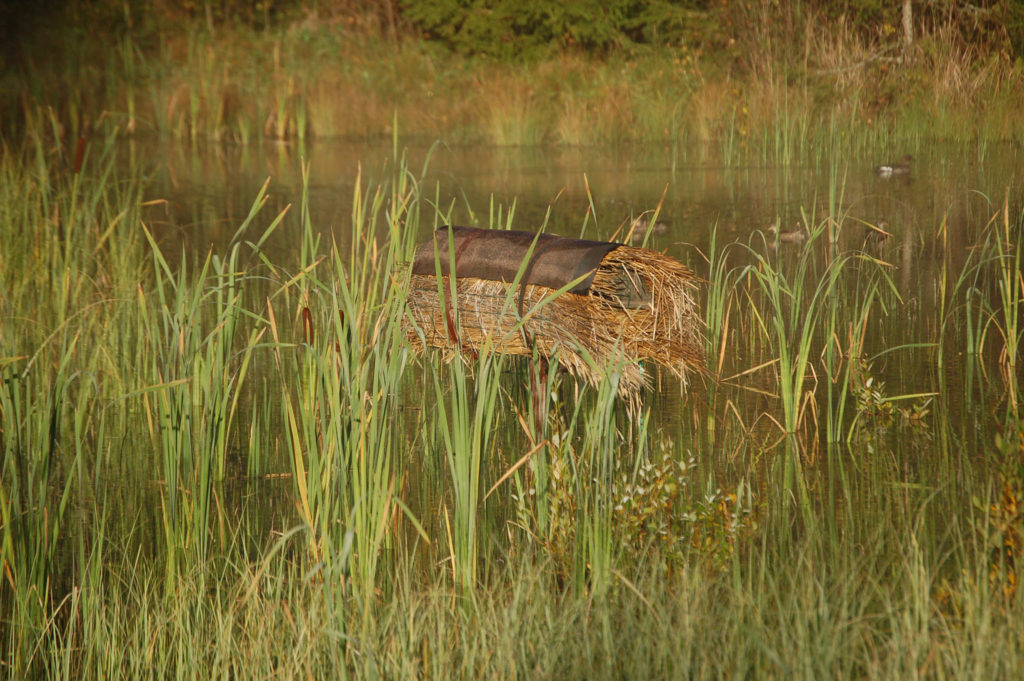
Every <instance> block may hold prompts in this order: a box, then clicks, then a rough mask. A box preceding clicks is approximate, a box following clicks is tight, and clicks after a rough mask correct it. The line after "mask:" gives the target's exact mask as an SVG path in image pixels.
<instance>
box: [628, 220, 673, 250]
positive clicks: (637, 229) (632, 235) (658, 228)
mask: <svg viewBox="0 0 1024 681" xmlns="http://www.w3.org/2000/svg"><path fill="white" fill-rule="evenodd" d="M667 231H668V225H666V224H665V223H664V222H654V223H653V224H652V223H651V216H649V215H641V216H640V217H638V218H637V219H635V220H633V222H632V223H631V224H630V226H629V240H630V242H632V243H634V244H638V243H641V242H642V241H643V240H644V237H646V236H647V234H648V232H649V233H650V234H652V235H654V234H664V233H665V232H667Z"/></svg>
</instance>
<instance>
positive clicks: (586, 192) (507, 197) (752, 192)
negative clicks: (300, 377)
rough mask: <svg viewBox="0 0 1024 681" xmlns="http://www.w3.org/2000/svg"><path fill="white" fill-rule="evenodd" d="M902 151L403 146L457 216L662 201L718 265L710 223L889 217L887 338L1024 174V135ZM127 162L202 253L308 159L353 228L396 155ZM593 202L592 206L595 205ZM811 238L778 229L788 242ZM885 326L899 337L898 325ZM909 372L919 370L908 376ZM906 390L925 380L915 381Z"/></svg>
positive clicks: (282, 249)
mask: <svg viewBox="0 0 1024 681" xmlns="http://www.w3.org/2000/svg"><path fill="white" fill-rule="evenodd" d="M892 151H893V153H892V157H891V158H826V159H824V160H818V161H817V162H814V163H810V162H809V163H806V164H799V163H798V164H794V165H790V166H786V167H779V166H771V165H758V164H756V163H752V164H747V165H726V164H723V163H719V162H715V161H714V160H709V157H708V156H707V155H706V154H694V153H690V154H687V153H683V152H680V151H679V150H678V149H675V150H674V149H672V148H668V147H665V148H661V147H629V146H622V147H615V148H532V147H531V148H495V147H481V146H472V147H450V146H445V145H441V144H438V145H433V146H425V145H419V146H417V145H411V146H403V147H400V149H399V153H400V154H404V155H405V157H406V159H407V161H408V166H409V168H410V171H411V172H412V173H413V174H414V175H415V176H416V177H422V178H423V181H422V187H423V194H424V196H426V197H429V199H430V200H431V201H434V200H435V199H436V201H437V203H438V205H439V206H440V207H441V208H442V210H443V211H445V212H447V211H448V210H449V209H450V210H451V214H452V219H453V221H454V222H456V223H459V224H467V225H487V224H489V223H490V222H491V221H492V219H491V217H490V216H491V215H492V213H496V211H497V208H496V207H498V206H501V207H502V211H503V213H504V214H507V213H508V211H509V209H510V207H512V206H514V213H515V219H514V222H513V227H514V228H516V229H535V228H538V227H539V226H541V225H543V224H544V223H545V221H547V229H548V231H551V232H554V233H558V234H564V235H579V234H580V233H581V229H582V228H583V225H584V223H585V221H586V222H587V227H586V236H588V237H590V238H599V239H607V238H611V237H612V236H613V235H614V234H615V233H616V230H619V229H621V228H623V226H624V225H627V226H628V224H629V222H630V220H631V218H633V217H635V216H638V215H640V214H641V213H642V212H644V211H649V210H651V209H654V208H655V207H657V206H659V204H660V205H661V212H660V218H659V220H660V221H662V222H664V223H665V225H666V229H665V230H664V233H660V234H657V235H654V236H652V238H651V241H650V244H649V245H650V246H651V247H652V248H656V249H658V250H665V251H667V252H668V253H669V254H670V255H672V256H674V257H676V258H678V259H680V260H682V261H684V262H686V263H688V264H690V265H691V266H692V267H693V268H694V269H695V270H696V271H697V272H698V273H701V274H703V275H706V274H707V267H706V265H705V263H704V262H703V260H702V255H701V254H702V253H707V252H708V249H709V247H710V244H711V239H712V234H713V233H716V234H717V240H718V244H719V248H721V246H722V244H725V243H729V242H737V241H738V242H744V243H752V244H754V245H755V246H756V247H757V248H759V249H763V248H765V243H764V241H763V240H762V237H761V232H762V231H764V230H767V228H768V227H769V225H771V224H773V223H777V224H778V225H779V226H780V229H781V230H782V231H786V230H791V229H793V228H794V227H795V226H796V225H797V224H798V223H799V224H811V225H816V224H819V223H820V222H821V221H822V220H823V219H824V218H825V217H827V216H829V215H832V216H834V217H835V218H837V219H838V220H839V221H840V222H841V224H842V229H841V236H840V238H841V243H842V245H843V246H844V247H847V248H851V249H859V248H862V247H864V246H865V243H864V240H865V235H866V234H867V232H868V227H867V226H866V225H867V224H872V225H883V226H884V228H885V229H886V230H887V231H888V232H889V233H891V234H892V237H891V238H889V239H888V240H886V242H885V243H884V244H883V245H882V246H881V247H879V248H878V249H877V250H875V251H874V252H873V254H874V255H877V256H878V257H880V258H881V259H883V260H885V261H886V262H888V263H889V264H890V265H891V271H892V273H893V278H894V281H895V283H896V285H897V286H898V287H899V289H900V295H901V298H902V300H901V305H899V306H898V307H897V308H895V309H892V310H889V311H888V317H889V321H888V323H887V325H886V327H887V328H886V329H883V330H882V336H883V337H881V338H879V339H878V341H877V342H879V343H881V344H883V345H884V344H886V343H891V344H892V345H897V344H900V343H909V342H914V341H915V340H921V341H924V340H926V339H929V340H930V339H934V338H935V333H936V329H935V325H936V323H937V321H936V305H937V302H936V301H937V296H938V281H939V280H940V278H941V268H942V267H943V266H944V265H945V266H946V267H949V268H950V269H951V271H953V272H954V273H955V272H957V271H958V269H959V268H960V267H961V265H962V263H963V261H964V259H965V258H966V257H967V254H968V253H969V252H970V250H971V249H972V247H973V246H974V245H975V244H977V243H978V240H979V235H981V234H982V232H983V230H984V229H985V227H986V225H987V224H988V223H989V221H990V220H991V219H992V218H993V216H994V215H995V214H996V212H997V211H998V209H999V208H1000V207H1001V206H1002V205H1003V202H1004V199H1006V198H1007V197H1008V198H1009V202H1010V205H1011V211H1012V210H1013V207H1014V206H1017V210H1019V205H1020V201H1021V197H1022V192H1021V188H1022V186H1024V163H1022V162H1021V161H1022V157H1021V156H1022V154H1021V150H1020V149H1018V148H1015V147H1014V146H1011V145H1005V146H1000V147H995V146H989V147H986V148H985V149H984V150H983V152H984V153H981V152H980V151H979V149H977V148H973V147H971V148H965V147H963V146H959V147H954V146H942V145H937V146H930V147H927V148H918V149H909V150H904V149H894V150H892ZM907 151H909V152H911V153H912V154H913V156H914V161H913V165H912V170H911V172H910V174H909V175H907V176H897V177H892V178H888V179H887V178H883V177H879V176H878V174H876V172H875V170H874V169H875V166H876V165H877V164H879V163H883V162H886V161H890V160H892V158H899V157H900V156H902V154H903V153H904V152H907ZM125 157H126V162H128V163H136V164H140V165H142V166H143V167H145V168H147V169H148V172H149V173H150V175H151V177H152V184H151V188H150V190H149V193H150V197H149V198H162V199H166V203H164V204H161V205H158V206H155V207H153V208H152V209H151V213H150V215H149V218H150V222H151V227H153V228H154V229H155V230H156V232H157V233H158V235H159V236H160V238H161V239H162V240H163V243H165V244H167V245H168V247H169V248H168V249H167V250H168V251H169V252H171V253H184V254H186V256H188V254H194V255H199V256H201V255H203V254H205V253H206V252H207V250H209V249H213V250H214V251H218V250H222V249H223V248H224V247H225V246H226V244H227V243H228V242H229V240H230V239H231V236H232V235H233V234H234V232H235V231H236V229H237V228H238V226H239V225H240V224H241V223H242V221H243V220H244V219H245V217H246V215H247V214H248V212H249V208H250V206H251V204H252V201H253V199H254V197H255V196H256V195H257V192H258V191H259V188H260V186H261V185H262V184H263V182H264V181H265V180H267V178H270V197H271V198H270V201H269V202H268V205H267V207H266V209H265V210H264V212H263V213H262V214H261V217H260V220H258V221H257V225H256V228H257V229H259V228H260V227H261V225H266V224H268V223H269V222H270V220H271V219H272V218H273V216H274V215H276V214H277V213H278V212H279V211H280V210H282V209H283V208H284V207H285V206H286V205H288V204H292V205H293V209H296V208H297V207H298V205H299V204H300V203H301V200H302V191H303V180H302V177H303V172H302V169H303V164H304V163H308V169H309V182H308V202H309V210H310V217H311V220H312V223H313V225H314V226H315V227H316V228H317V229H319V230H320V231H321V232H322V233H324V234H325V235H329V236H330V237H331V238H333V239H336V240H337V241H338V242H339V243H340V244H346V243H347V241H348V239H349V238H350V233H351V215H352V206H353V193H354V190H355V186H356V181H357V178H359V177H360V175H361V178H362V179H361V186H362V187H363V189H364V190H365V188H367V187H375V186H376V185H378V184H381V183H386V182H388V181H389V178H390V177H391V174H392V173H393V172H394V169H395V167H396V163H395V161H394V159H395V151H394V149H393V147H392V143H391V142H390V141H385V142H379V143H365V142H360V143H353V142H319V143H316V144H315V145H312V146H310V147H308V148H306V149H304V150H300V149H299V148H298V147H295V146H290V145H267V146H263V147H244V148H243V147H221V146H216V147H206V148H204V147H182V146H178V145H163V146H162V145H159V144H142V143H139V144H134V143H133V146H131V147H129V148H126V150H125ZM591 205H592V206H593V211H594V216H593V217H592V218H591V219H589V220H586V218H587V215H588V211H589V209H590V207H591ZM285 225H286V227H284V228H282V229H280V230H278V232H277V233H276V234H275V237H274V239H273V240H272V241H271V242H270V243H269V244H268V247H269V248H270V249H271V250H274V251H276V252H273V253H271V258H272V259H274V260H275V261H276V262H283V263H285V264H288V263H289V261H290V260H293V259H295V258H297V250H298V249H297V246H296V244H297V243H298V236H299V235H298V234H296V233H289V231H288V230H292V231H295V230H298V229H299V221H298V220H289V221H286V223H285ZM433 225H434V217H433V215H432V211H430V210H424V211H423V214H422V224H420V225H418V226H416V228H417V229H418V230H419V231H420V232H421V236H422V237H423V238H425V237H426V236H427V234H428V233H429V231H430V230H431V229H432V227H433ZM796 248H799V246H794V245H792V244H779V247H778V252H777V253H775V254H774V255H775V257H779V258H785V257H790V256H789V255H788V254H787V251H789V253H790V254H791V253H792V251H793V250H794V249H796ZM885 336H887V337H885ZM926 361H927V359H926V358H925V357H924V356H920V355H919V356H914V357H906V356H905V357H902V358H901V359H900V361H899V362H893V363H891V365H887V366H882V367H881V368H880V369H879V370H880V371H883V372H885V373H887V374H889V375H890V377H891V378H894V379H898V380H899V378H900V377H898V376H895V375H892V374H893V372H899V373H903V372H908V374H909V376H910V377H911V378H912V377H913V376H914V375H920V368H921V366H922V363H923V362H926ZM908 380H909V379H908ZM903 388H904V389H906V390H908V391H913V390H917V389H919V388H920V386H910V385H907V386H903Z"/></svg>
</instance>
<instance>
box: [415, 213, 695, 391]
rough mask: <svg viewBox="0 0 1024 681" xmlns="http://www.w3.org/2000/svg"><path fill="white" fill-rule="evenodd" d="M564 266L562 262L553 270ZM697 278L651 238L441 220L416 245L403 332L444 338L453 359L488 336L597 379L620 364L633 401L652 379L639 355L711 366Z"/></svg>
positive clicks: (493, 342)
mask: <svg viewBox="0 0 1024 681" xmlns="http://www.w3.org/2000/svg"><path fill="white" fill-rule="evenodd" d="M449 232H450V233H449ZM449 239H451V244H452V246H453V247H454V253H455V258H454V263H455V270H456V282H455V295H454V297H453V296H452V289H451V281H450V280H449V277H448V276H447V275H448V271H449V264H450V262H451V260H450V256H449V252H448V246H449ZM470 242H472V243H470ZM435 248H436V250H435ZM495 263H498V264H497V265H495ZM502 263H504V269H502ZM559 267H561V268H562V270H563V271H564V274H563V276H562V277H561V278H560V279H558V278H554V279H553V278H552V274H551V272H552V271H555V270H558V269H559ZM545 269H546V273H544V272H543V271H544V270H545ZM537 272H541V274H539V275H538V274H536V273H537ZM438 273H440V275H441V276H440V279H439V277H438ZM467 273H469V274H472V275H475V276H467ZM538 280H542V281H543V283H544V284H546V285H540V284H539V283H538ZM696 282H697V280H696V277H695V275H694V274H693V272H692V271H690V270H689V269H688V268H687V267H685V266H684V265H682V264H680V263H679V262H678V261H676V260H674V259H672V258H670V257H668V256H665V255H663V254H660V253H657V252H655V251H651V250H648V249H645V248H634V247H631V246H625V245H621V244H613V243H606V242H593V241H581V240H575V239H562V238H559V237H552V236H550V235H540V236H539V237H538V236H537V235H535V234H533V233H528V232H505V231H501V230H477V229H472V228H465V227H454V228H447V227H444V228H441V229H439V230H438V231H437V232H436V233H435V238H434V239H433V240H431V241H428V242H427V243H425V244H423V245H421V246H420V248H419V250H418V251H417V256H416V262H415V263H414V266H413V272H412V275H411V281H410V285H409V294H408V299H407V300H408V311H409V314H408V315H407V317H406V335H407V337H408V339H409V341H410V342H411V343H412V345H413V347H414V348H416V349H418V350H423V349H425V348H426V347H432V348H439V349H440V350H441V352H442V354H443V356H444V357H445V359H449V360H450V359H451V358H453V357H455V356H456V355H459V354H462V355H469V356H475V355H476V354H477V353H478V352H479V351H480V350H481V349H482V348H483V347H484V346H485V344H489V346H490V349H491V351H493V352H502V353H507V354H512V355H531V354H532V352H533V350H532V348H533V347H536V350H537V352H538V354H539V355H541V356H543V357H546V358H548V359H550V360H552V361H557V362H558V363H559V364H561V365H562V366H564V367H565V368H566V369H567V370H568V371H569V372H570V373H572V374H573V375H574V376H576V377H578V378H581V379H583V380H585V381H586V382H588V383H590V384H591V385H596V384H597V383H599V382H600V380H601V378H602V376H603V375H604V373H605V372H606V371H608V370H614V371H620V372H621V376H620V378H619V393H620V395H621V396H622V397H624V398H626V399H628V400H629V401H631V402H635V401H636V400H637V399H638V398H639V395H640V391H641V390H642V389H643V387H644V386H645V385H646V383H647V377H646V375H645V373H644V370H643V368H642V366H641V364H640V362H641V361H644V360H649V361H653V362H657V363H658V364H661V365H662V366H664V367H666V368H668V369H669V371H671V372H672V373H673V374H675V375H676V376H678V377H679V378H680V379H682V380H684V381H685V380H686V378H687V374H688V373H689V372H691V371H693V370H698V369H700V367H701V366H702V362H701V357H702V354H703V350H702V345H703V334H702V322H701V321H700V317H699V314H698V309H697V302H696V292H697V283H696ZM439 283H440V285H439Z"/></svg>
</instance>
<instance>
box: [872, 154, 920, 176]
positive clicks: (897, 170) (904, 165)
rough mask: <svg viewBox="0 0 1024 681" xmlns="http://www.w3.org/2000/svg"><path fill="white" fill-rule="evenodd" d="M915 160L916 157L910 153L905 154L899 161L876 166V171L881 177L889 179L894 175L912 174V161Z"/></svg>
mask: <svg viewBox="0 0 1024 681" xmlns="http://www.w3.org/2000/svg"><path fill="white" fill-rule="evenodd" d="M913 160H914V157H913V156H911V155H910V154H905V155H904V156H903V158H901V159H900V162H899V163H890V164H888V165H883V166H878V167H877V168H875V173H877V174H878V176H879V177H882V178H885V179H888V178H890V177H892V176H893V175H909V174H910V162H911V161H913Z"/></svg>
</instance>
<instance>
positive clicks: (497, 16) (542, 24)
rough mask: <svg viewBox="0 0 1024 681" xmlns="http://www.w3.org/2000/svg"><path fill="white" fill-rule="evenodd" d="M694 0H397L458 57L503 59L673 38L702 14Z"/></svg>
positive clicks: (405, 12)
mask: <svg viewBox="0 0 1024 681" xmlns="http://www.w3.org/2000/svg"><path fill="white" fill-rule="evenodd" d="M707 4H708V3H707V2H703V1H701V0H655V1H654V2H643V1H641V0H605V1H602V0H582V1H581V2H561V1H560V0H539V1H534V0H404V1H403V2H402V3H401V8H402V15H403V17H404V18H405V19H406V20H407V21H410V22H411V23H412V24H413V25H414V26H416V27H417V28H418V29H419V30H420V31H422V32H423V34H424V36H425V37H428V38H433V39H437V40H440V41H441V42H443V43H444V44H446V45H447V46H448V47H450V48H451V49H453V50H455V51H456V52H459V53H462V54H481V55H487V56H491V57H496V58H499V59H504V60H514V59H519V58H527V59H528V58H531V57H535V56H539V55H543V54H545V53H548V52H550V51H551V50H554V49H559V48H567V47H572V48H582V49H585V50H593V51H598V52H604V51H608V50H610V49H615V48H622V47H625V46H627V45H631V44H636V43H659V42H668V41H672V40H673V39H678V38H679V37H680V36H681V35H682V34H683V32H684V31H685V30H686V29H687V28H688V27H689V26H690V24H691V23H693V22H694V21H699V20H700V19H701V13H700V12H699V10H703V9H705V6H706V5H707Z"/></svg>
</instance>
